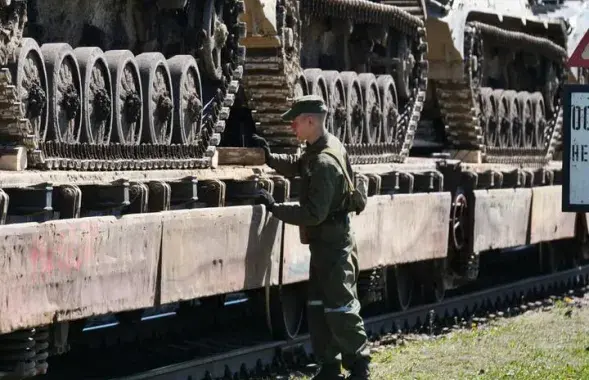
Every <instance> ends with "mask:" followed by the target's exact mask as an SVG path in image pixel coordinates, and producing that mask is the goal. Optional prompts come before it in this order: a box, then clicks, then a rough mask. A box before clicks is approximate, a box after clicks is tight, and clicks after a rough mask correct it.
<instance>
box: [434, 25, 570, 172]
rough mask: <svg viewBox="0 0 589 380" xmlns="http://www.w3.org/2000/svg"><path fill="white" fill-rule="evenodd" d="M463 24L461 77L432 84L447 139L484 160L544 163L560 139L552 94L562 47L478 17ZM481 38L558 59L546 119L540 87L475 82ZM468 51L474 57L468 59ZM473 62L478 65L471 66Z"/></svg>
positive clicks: (559, 122) (558, 111) (563, 57)
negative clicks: (532, 89)
mask: <svg viewBox="0 0 589 380" xmlns="http://www.w3.org/2000/svg"><path fill="white" fill-rule="evenodd" d="M465 30H466V31H465V36H464V62H465V74H464V79H463V80H462V81H459V82H457V81H440V82H439V83H437V86H436V94H437V96H438V99H439V104H440V111H441V113H442V117H443V120H444V123H445V124H446V136H447V139H448V140H449V142H450V143H451V144H453V145H454V146H456V147H460V149H472V150H481V151H482V152H483V160H484V161H486V162H493V163H505V164H521V163H528V164H530V163H538V164H544V163H546V162H548V161H550V160H551V159H552V156H553V154H554V152H555V150H556V149H558V146H559V144H560V136H561V130H562V108H561V104H560V98H559V97H558V94H559V92H560V90H561V89H562V84H563V83H564V81H565V70H564V63H565V60H566V57H567V54H566V50H565V49H564V48H563V47H561V46H558V45H557V44H555V43H554V42H552V41H550V40H549V39H547V38H542V37H537V36H533V35H530V34H526V33H521V32H512V31H506V30H503V29H501V28H498V27H495V26H491V25H487V24H484V23H481V22H478V21H474V22H469V23H468V24H467V25H466V29H465ZM485 40H487V41H489V40H491V41H493V42H495V43H499V44H501V45H503V46H513V47H514V48H521V49H525V50H528V51H531V52H534V53H537V54H539V55H543V56H545V57H547V58H549V59H550V60H552V61H554V62H556V63H557V64H558V66H559V68H560V70H559V72H558V73H556V76H557V78H558V79H559V89H558V91H556V92H555V99H550V102H551V103H554V107H555V108H554V112H553V115H552V116H551V117H550V118H549V120H546V118H547V116H546V114H545V109H544V104H545V102H547V100H546V99H544V97H543V95H542V93H541V92H534V93H529V92H526V91H521V92H517V91H514V90H501V89H493V88H490V87H481V86H480V79H479V78H478V77H477V74H476V72H479V73H480V68H482V43H484V41H485ZM477 53H480V55H478V56H477ZM473 57H475V59H477V60H478V61H473ZM473 62H476V64H477V66H478V67H473ZM497 126H499V127H500V128H499V133H497V130H496V128H497Z"/></svg>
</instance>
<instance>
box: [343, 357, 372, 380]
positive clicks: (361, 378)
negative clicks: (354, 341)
mask: <svg viewBox="0 0 589 380" xmlns="http://www.w3.org/2000/svg"><path fill="white" fill-rule="evenodd" d="M349 371H350V375H349V376H348V377H346V380H367V379H369V378H370V358H367V357H363V358H359V359H357V360H356V361H355V362H354V364H353V365H352V367H351V368H350V369H349Z"/></svg>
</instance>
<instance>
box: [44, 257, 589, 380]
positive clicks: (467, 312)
mask: <svg viewBox="0 0 589 380" xmlns="http://www.w3.org/2000/svg"><path fill="white" fill-rule="evenodd" d="M489 281H493V282H496V281H497V280H490V277H487V280H486V281H483V283H478V284H474V287H470V290H464V291H461V292H468V293H464V294H461V293H459V292H456V293H455V294H454V295H452V296H451V297H449V298H447V299H446V300H445V301H443V302H441V303H438V304H426V305H421V306H417V307H414V308H411V309H408V310H405V311H400V312H395V313H386V314H382V315H377V316H373V317H366V318H365V323H366V329H367V332H368V334H369V336H370V337H371V340H373V341H385V342H386V341H387V340H391V339H392V338H391V337H392V336H394V335H395V334H399V333H401V332H407V331H419V332H421V333H428V334H435V333H440V332H444V331H446V330H449V329H450V328H451V327H452V326H456V325H460V324H463V325H464V324H465V323H468V322H470V321H472V320H474V321H477V322H484V321H485V319H488V318H489V317H491V318H492V317H493V315H502V314H503V315H505V316H512V315H516V314H518V313H520V312H522V311H524V310H527V309H529V308H531V309H533V308H537V307H542V306H543V305H544V304H543V303H542V302H541V300H543V299H546V297H548V296H553V295H558V294H563V293H566V292H573V289H576V290H577V291H583V292H584V291H587V289H586V286H587V285H588V284H589V265H587V264H586V263H585V265H583V266H578V267H575V268H573V269H568V270H564V271H560V272H556V273H551V274H546V275H542V276H534V277H530V278H526V279H522V280H517V281H513V280H512V279H505V278H503V279H502V280H499V281H508V282H503V283H501V284H499V285H497V284H496V283H495V284H493V285H492V286H491V287H487V286H488V285H489ZM481 288H483V289H481ZM233 326H239V324H233ZM223 331H224V332H223V333H222V334H218V333H217V334H214V335H212V336H211V337H209V338H206V337H204V338H201V339H198V340H191V339H189V338H187V337H184V338H181V339H180V340H179V341H177V342H172V343H167V342H166V343H164V342H162V343H161V344H159V345H158V344H156V345H155V346H154V345H152V344H150V345H149V346H146V345H143V346H142V345H141V344H139V345H137V343H135V346H133V347H134V349H131V350H129V351H116V352H112V353H111V355H110V358H107V357H103V358H99V357H95V358H94V359H98V360H94V362H93V363H92V365H91V367H95V368H100V370H101V371H102V373H100V374H99V373H98V372H95V371H93V370H92V369H90V367H88V365H90V364H89V363H83V362H76V361H75V359H74V361H72V360H71V359H69V360H67V359H66V362H64V364H65V365H60V367H63V368H64V370H65V371H66V372H67V373H65V372H62V371H61V370H60V371H56V370H57V369H58V368H56V367H55V366H53V369H54V371H50V373H49V374H48V376H49V378H53V377H55V378H63V376H64V375H69V376H72V375H71V372H70V371H71V370H72V365H71V363H72V362H76V363H77V364H76V365H75V367H77V370H78V371H81V372H80V373H76V374H75V375H73V376H74V377H73V378H80V379H81V378H84V379H98V378H100V379H112V380H139V379H158V380H170V379H175V380H180V379H182V380H187V379H190V380H196V379H213V378H222V379H246V378H247V379H252V378H268V376H273V375H276V374H287V373H288V372H289V371H291V370H293V369H297V368H298V369H300V368H302V367H304V366H305V365H307V364H309V363H312V361H313V357H312V354H311V355H309V353H310V352H311V350H310V341H309V335H308V334H304V335H300V336H299V337H298V338H297V339H295V340H291V341H272V340H271V339H270V338H265V336H264V334H263V333H262V334H260V333H259V330H256V329H255V328H252V327H251V326H249V325H248V327H247V329H245V328H244V329H239V330H237V331H235V330H234V331H233V332H231V333H230V332H228V331H227V329H224V330H223ZM125 352H126V354H125ZM138 353H139V355H137V354H138ZM85 357H86V356H85ZM140 357H141V358H140ZM113 358H116V360H115V359H113ZM78 360H79V359H78ZM86 360H87V359H86ZM86 360H84V361H86ZM113 360H115V361H114V362H113ZM174 361H175V363H174ZM139 362H142V363H143V364H142V365H143V366H144V369H143V370H140V371H136V370H132V369H131V368H138V367H136V365H137V363H139ZM67 363H70V364H67ZM145 363H149V366H150V367H151V368H154V369H149V370H145ZM124 367H126V369H124ZM111 369H112V370H111ZM125 371H126V373H125ZM51 372H52V373H51ZM106 372H108V374H107V373H106ZM82 373H83V374H82ZM114 373H116V374H114ZM89 374H94V375H89ZM113 374H114V375H113ZM80 376H83V377H80Z"/></svg>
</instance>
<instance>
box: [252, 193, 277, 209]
mask: <svg viewBox="0 0 589 380" xmlns="http://www.w3.org/2000/svg"><path fill="white" fill-rule="evenodd" d="M274 203H275V201H274V197H273V196H272V194H270V193H269V192H268V191H266V190H265V189H260V190H259V192H258V195H257V196H256V198H255V204H257V205H260V204H262V205H264V206H266V208H267V209H268V211H272V206H274Z"/></svg>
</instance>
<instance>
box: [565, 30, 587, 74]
mask: <svg viewBox="0 0 589 380" xmlns="http://www.w3.org/2000/svg"><path fill="white" fill-rule="evenodd" d="M567 65H568V66H569V67H584V68H589V30H587V31H586V32H585V35H584V36H583V38H581V41H580V42H579V44H578V45H577V47H576V48H575V51H574V52H573V54H572V55H571V57H570V58H569V61H568V62H567Z"/></svg>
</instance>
